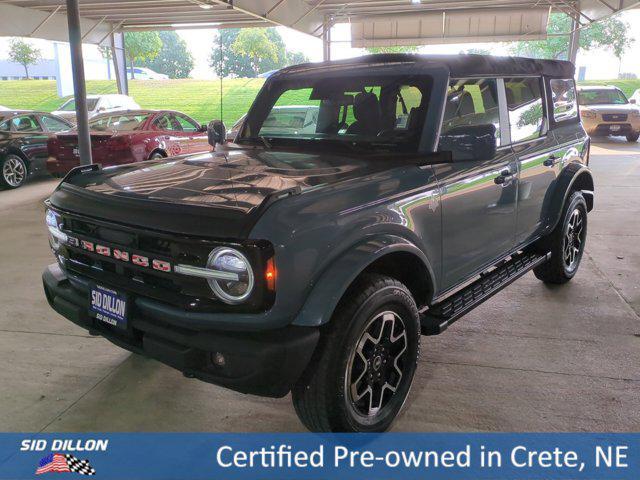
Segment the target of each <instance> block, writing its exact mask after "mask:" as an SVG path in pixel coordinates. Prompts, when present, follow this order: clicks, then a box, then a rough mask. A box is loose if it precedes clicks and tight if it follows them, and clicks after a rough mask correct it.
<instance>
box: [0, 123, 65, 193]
mask: <svg viewBox="0 0 640 480" xmlns="http://www.w3.org/2000/svg"><path fill="white" fill-rule="evenodd" d="M69 128H71V124H70V123H69V122H67V121H66V120H64V119H62V118H60V117H56V116H55V115H51V114H50V113H44V112H33V111H24V110H3V111H0V172H2V174H1V175H0V187H3V188H18V187H20V186H22V185H23V184H24V182H25V181H26V180H27V178H28V177H29V176H30V175H34V174H37V173H39V172H46V169H45V163H46V161H47V140H49V138H50V137H51V136H52V135H53V134H54V133H55V132H60V131H62V130H68V129H69Z"/></svg>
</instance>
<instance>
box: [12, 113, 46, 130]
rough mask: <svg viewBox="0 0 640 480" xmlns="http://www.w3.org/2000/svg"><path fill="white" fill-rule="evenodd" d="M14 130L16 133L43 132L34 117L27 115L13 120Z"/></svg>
mask: <svg viewBox="0 0 640 480" xmlns="http://www.w3.org/2000/svg"><path fill="white" fill-rule="evenodd" d="M11 125H12V127H13V130H14V131H16V132H41V131H42V128H41V127H40V125H38V122H37V121H36V119H35V117H34V116H33V115H25V116H22V117H15V118H14V119H13V120H11Z"/></svg>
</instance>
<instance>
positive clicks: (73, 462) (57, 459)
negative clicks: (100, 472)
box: [36, 453, 96, 475]
mask: <svg viewBox="0 0 640 480" xmlns="http://www.w3.org/2000/svg"><path fill="white" fill-rule="evenodd" d="M54 472H55V473H65V472H75V473H79V474H80V475H95V474H96V471H95V470H94V469H93V467H92V466H91V464H90V463H89V460H79V459H77V458H76V457H74V456H73V455H69V454H62V453H50V454H49V455H47V456H46V457H44V458H43V459H42V460H40V462H39V463H38V468H37V469H36V475H42V474H43V473H54Z"/></svg>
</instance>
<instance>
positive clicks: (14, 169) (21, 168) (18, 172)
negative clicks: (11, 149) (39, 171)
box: [0, 154, 27, 188]
mask: <svg viewBox="0 0 640 480" xmlns="http://www.w3.org/2000/svg"><path fill="white" fill-rule="evenodd" d="M0 166H1V167H2V170H1V173H2V175H0V186H2V187H4V188H18V187H21V186H22V185H23V184H24V182H25V181H26V180H27V165H26V163H24V160H23V159H22V158H20V157H19V156H17V155H12V154H9V155H7V156H6V157H4V160H2V161H0Z"/></svg>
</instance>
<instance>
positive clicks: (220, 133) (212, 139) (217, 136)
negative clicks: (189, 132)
mask: <svg viewBox="0 0 640 480" xmlns="http://www.w3.org/2000/svg"><path fill="white" fill-rule="evenodd" d="M226 135H227V129H226V128H225V126H224V123H222V120H212V121H211V122H209V125H207V137H209V145H211V146H212V147H215V146H216V143H224V140H225V137H226Z"/></svg>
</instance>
